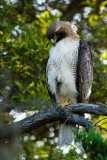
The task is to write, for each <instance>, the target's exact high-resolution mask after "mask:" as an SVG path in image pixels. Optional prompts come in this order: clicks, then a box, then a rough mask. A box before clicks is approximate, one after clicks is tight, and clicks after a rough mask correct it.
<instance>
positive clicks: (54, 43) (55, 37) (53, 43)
mask: <svg viewBox="0 0 107 160" xmlns="http://www.w3.org/2000/svg"><path fill="white" fill-rule="evenodd" d="M56 42H57V36H56V35H55V36H54V41H52V45H53V46H55V45H56Z"/></svg>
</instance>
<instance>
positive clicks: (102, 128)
mask: <svg viewBox="0 0 107 160" xmlns="http://www.w3.org/2000/svg"><path fill="white" fill-rule="evenodd" d="M97 127H99V128H100V129H101V130H104V131H106V132H107V129H106V128H104V127H101V126H97Z"/></svg>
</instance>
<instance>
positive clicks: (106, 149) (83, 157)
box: [52, 129, 107, 160]
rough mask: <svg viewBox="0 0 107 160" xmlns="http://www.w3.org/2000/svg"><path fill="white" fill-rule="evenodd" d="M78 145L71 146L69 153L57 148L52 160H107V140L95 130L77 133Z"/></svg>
mask: <svg viewBox="0 0 107 160" xmlns="http://www.w3.org/2000/svg"><path fill="white" fill-rule="evenodd" d="M75 140H76V144H75V146H76V147H74V146H71V149H70V151H69V153H67V154H64V153H63V150H61V149H59V148H57V149H54V151H53V158H52V160H57V159H58V160H70V159H72V160H107V140H106V141H104V140H103V137H102V136H101V135H100V134H96V133H95V131H94V130H92V129H90V130H89V132H88V133H87V132H85V131H84V132H83V131H81V132H78V131H75Z"/></svg>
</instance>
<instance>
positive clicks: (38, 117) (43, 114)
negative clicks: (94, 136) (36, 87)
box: [0, 103, 107, 139]
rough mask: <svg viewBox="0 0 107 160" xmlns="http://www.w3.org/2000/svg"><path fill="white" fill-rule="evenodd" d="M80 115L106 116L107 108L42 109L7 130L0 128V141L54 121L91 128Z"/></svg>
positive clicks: (72, 106) (84, 106)
mask: <svg viewBox="0 0 107 160" xmlns="http://www.w3.org/2000/svg"><path fill="white" fill-rule="evenodd" d="M80 113H91V114H97V115H104V116H107V107H104V106H102V105H100V104H99V105H97V104H82V103H81V104H77V105H69V106H65V107H64V108H62V107H58V108H51V109H47V108H46V107H43V108H42V109H41V110H40V111H39V112H38V113H34V114H33V115H31V116H29V117H27V118H24V119H23V120H20V121H18V122H16V123H13V124H11V125H9V126H8V127H7V128H6V127H5V128H4V129H3V127H2V128H1V127H0V139H2V138H9V137H11V136H13V135H14V134H16V133H19V134H23V133H29V132H30V131H32V130H33V129H37V128H39V127H41V126H43V125H45V124H47V123H51V122H54V121H63V122H65V121H66V120H67V122H68V121H69V123H71V124H72V123H75V124H78V125H80V126H83V127H85V128H86V129H89V128H90V127H93V123H92V122H91V121H89V120H86V119H85V118H84V117H83V116H80V115H78V114H80Z"/></svg>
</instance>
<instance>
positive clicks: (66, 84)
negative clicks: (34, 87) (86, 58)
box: [46, 38, 79, 104]
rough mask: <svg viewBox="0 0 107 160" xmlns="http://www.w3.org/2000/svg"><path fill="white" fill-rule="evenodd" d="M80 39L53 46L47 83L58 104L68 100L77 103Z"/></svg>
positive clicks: (47, 70)
mask: <svg viewBox="0 0 107 160" xmlns="http://www.w3.org/2000/svg"><path fill="white" fill-rule="evenodd" d="M78 46H79V39H78V40H75V41H74V40H72V39H70V38H66V39H63V40H61V41H59V42H58V43H57V44H56V46H52V47H51V49H50V52H49V59H48V64H47V68H46V76H47V83H48V85H49V89H50V91H51V92H52V94H54V95H55V97H56V99H57V102H58V103H61V104H62V103H64V102H65V101H66V100H69V101H72V103H76V102H77V100H76V85H75V82H76V64H77V57H78Z"/></svg>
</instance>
